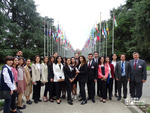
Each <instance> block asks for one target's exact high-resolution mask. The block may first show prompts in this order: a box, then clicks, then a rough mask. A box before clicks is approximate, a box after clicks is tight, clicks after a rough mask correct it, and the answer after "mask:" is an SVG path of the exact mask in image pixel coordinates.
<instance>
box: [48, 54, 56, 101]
mask: <svg viewBox="0 0 150 113" xmlns="http://www.w3.org/2000/svg"><path fill="white" fill-rule="evenodd" d="M54 62H55V57H54V56H51V57H50V58H49V63H48V82H49V101H50V102H53V96H54V93H55V89H54V73H53V64H54Z"/></svg>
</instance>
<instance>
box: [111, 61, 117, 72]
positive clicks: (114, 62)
mask: <svg viewBox="0 0 150 113" xmlns="http://www.w3.org/2000/svg"><path fill="white" fill-rule="evenodd" d="M111 63H112V64H113V65H114V72H115V67H116V64H117V62H116V61H112V62H111Z"/></svg>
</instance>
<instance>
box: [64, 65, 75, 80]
mask: <svg viewBox="0 0 150 113" xmlns="http://www.w3.org/2000/svg"><path fill="white" fill-rule="evenodd" d="M64 75H65V80H69V79H72V78H73V72H72V71H71V70H70V68H69V66H68V65H65V66H64Z"/></svg>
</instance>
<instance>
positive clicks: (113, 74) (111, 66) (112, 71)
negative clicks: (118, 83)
mask: <svg viewBox="0 0 150 113" xmlns="http://www.w3.org/2000/svg"><path fill="white" fill-rule="evenodd" d="M109 66H110V69H111V76H112V78H115V73H114V65H113V64H111V63H109Z"/></svg>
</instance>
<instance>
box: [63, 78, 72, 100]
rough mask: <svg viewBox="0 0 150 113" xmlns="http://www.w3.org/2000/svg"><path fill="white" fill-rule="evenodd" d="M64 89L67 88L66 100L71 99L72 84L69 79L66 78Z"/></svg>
mask: <svg viewBox="0 0 150 113" xmlns="http://www.w3.org/2000/svg"><path fill="white" fill-rule="evenodd" d="M65 82H66V89H67V96H68V100H71V90H72V84H71V82H70V81H69V80H66V81H65Z"/></svg>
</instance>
